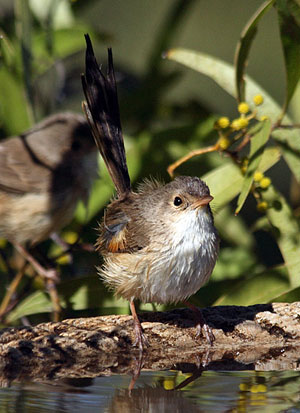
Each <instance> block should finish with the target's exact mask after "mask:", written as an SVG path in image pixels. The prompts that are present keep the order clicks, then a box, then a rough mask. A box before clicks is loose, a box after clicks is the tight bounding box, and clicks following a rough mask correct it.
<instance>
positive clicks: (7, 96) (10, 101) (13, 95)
mask: <svg viewBox="0 0 300 413" xmlns="http://www.w3.org/2000/svg"><path fill="white" fill-rule="evenodd" d="M0 96H1V99H0V118H1V120H2V123H3V124H4V128H5V132H6V133H7V135H15V134H18V133H20V132H23V131H24V130H26V129H28V128H29V127H30V119H29V114H28V106H27V100H26V98H25V93H24V89H23V84H22V82H21V81H20V80H18V79H17V78H16V77H15V76H14V75H13V74H12V73H10V71H9V70H8V69H6V68H4V67H2V68H1V69H0ZM12 108H13V110H12Z"/></svg>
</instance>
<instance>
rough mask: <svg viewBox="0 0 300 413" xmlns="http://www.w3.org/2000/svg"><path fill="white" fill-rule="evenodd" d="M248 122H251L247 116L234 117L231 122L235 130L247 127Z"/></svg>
mask: <svg viewBox="0 0 300 413" xmlns="http://www.w3.org/2000/svg"><path fill="white" fill-rule="evenodd" d="M248 124H249V121H248V119H247V118H244V117H240V118H237V119H234V120H233V121H232V122H231V128H232V129H233V130H240V129H244V128H246V127H247V126H248Z"/></svg>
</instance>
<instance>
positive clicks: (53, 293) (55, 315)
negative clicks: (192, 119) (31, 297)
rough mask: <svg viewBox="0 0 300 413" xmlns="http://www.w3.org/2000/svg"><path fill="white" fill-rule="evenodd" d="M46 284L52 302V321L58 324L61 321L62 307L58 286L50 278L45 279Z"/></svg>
mask: <svg viewBox="0 0 300 413" xmlns="http://www.w3.org/2000/svg"><path fill="white" fill-rule="evenodd" d="M45 284H46V288H47V291H48V293H49V295H50V298H51V302H52V307H53V311H52V319H53V321H55V322H57V321H59V320H60V314H61V306H60V300H59V296H58V292H57V289H56V285H55V282H54V281H53V280H51V279H49V278H46V279H45Z"/></svg>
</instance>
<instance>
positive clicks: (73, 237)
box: [63, 231, 78, 244]
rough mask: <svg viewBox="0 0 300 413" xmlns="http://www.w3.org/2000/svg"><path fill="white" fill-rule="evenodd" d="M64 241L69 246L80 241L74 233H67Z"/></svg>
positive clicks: (64, 235)
mask: <svg viewBox="0 0 300 413" xmlns="http://www.w3.org/2000/svg"><path fill="white" fill-rule="evenodd" d="M63 239H64V241H66V242H67V243H69V244H74V243H75V242H76V241H77V240H78V235H77V233H76V232H74V231H66V232H65V233H64V234H63Z"/></svg>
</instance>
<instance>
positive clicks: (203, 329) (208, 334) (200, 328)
mask: <svg viewBox="0 0 300 413" xmlns="http://www.w3.org/2000/svg"><path fill="white" fill-rule="evenodd" d="M183 303H184V304H185V305H186V306H187V307H189V308H190V309H191V310H192V311H193V312H194V314H195V318H196V321H197V326H196V329H197V333H196V338H198V337H200V336H201V333H203V334H204V336H205V338H206V341H207V343H208V344H210V345H211V346H212V344H213V342H214V340H215V336H214V334H213V332H212V329H211V328H210V327H209V326H208V325H207V324H206V321H205V319H204V317H203V314H202V311H201V310H200V309H199V308H198V307H196V306H195V305H194V304H192V303H190V302H189V301H184V302H183Z"/></svg>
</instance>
